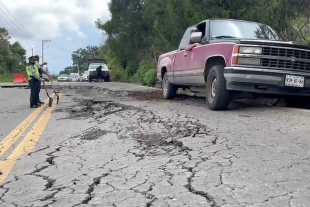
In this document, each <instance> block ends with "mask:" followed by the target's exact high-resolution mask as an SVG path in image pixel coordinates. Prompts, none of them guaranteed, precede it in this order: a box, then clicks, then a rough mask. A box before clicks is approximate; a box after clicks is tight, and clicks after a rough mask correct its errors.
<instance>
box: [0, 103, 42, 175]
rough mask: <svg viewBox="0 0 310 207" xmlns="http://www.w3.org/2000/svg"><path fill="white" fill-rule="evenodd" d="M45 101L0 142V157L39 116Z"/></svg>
mask: <svg viewBox="0 0 310 207" xmlns="http://www.w3.org/2000/svg"><path fill="white" fill-rule="evenodd" d="M47 100H48V99H46V100H45V101H44V104H43V105H42V106H41V107H39V108H37V109H36V110H34V111H33V112H32V113H31V114H30V115H29V116H28V117H27V118H26V119H25V120H24V121H23V122H22V123H21V124H19V125H18V127H17V128H15V129H14V130H13V131H12V132H11V133H10V134H9V135H8V136H7V137H6V138H4V140H2V141H1V142H0V157H1V156H2V155H3V154H4V153H5V152H6V151H7V150H8V149H9V148H10V147H11V146H12V145H13V144H14V142H16V141H17V140H18V139H19V137H20V136H21V135H22V134H23V133H24V132H25V131H26V129H27V128H28V127H29V126H30V125H31V124H32V122H33V121H34V120H35V119H36V118H37V117H38V116H39V114H40V113H41V111H42V110H43V108H44V107H45V106H46V105H47V103H48V102H47ZM0 169H1V168H0Z"/></svg>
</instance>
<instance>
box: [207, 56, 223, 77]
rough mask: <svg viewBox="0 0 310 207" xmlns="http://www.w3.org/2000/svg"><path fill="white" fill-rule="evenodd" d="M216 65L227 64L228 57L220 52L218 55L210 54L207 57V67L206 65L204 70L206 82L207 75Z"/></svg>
mask: <svg viewBox="0 0 310 207" xmlns="http://www.w3.org/2000/svg"><path fill="white" fill-rule="evenodd" d="M214 65H224V66H226V58H225V57H224V56H223V55H220V54H218V55H212V56H209V57H208V58H207V59H206V61H205V67H204V71H203V76H204V79H205V82H206V81H207V75H208V73H209V71H210V69H211V68H212V67H213V66H214Z"/></svg>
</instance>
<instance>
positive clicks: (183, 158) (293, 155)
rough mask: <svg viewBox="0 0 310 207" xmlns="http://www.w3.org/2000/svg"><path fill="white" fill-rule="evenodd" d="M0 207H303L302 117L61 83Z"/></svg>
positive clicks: (305, 137) (308, 192)
mask: <svg viewBox="0 0 310 207" xmlns="http://www.w3.org/2000/svg"><path fill="white" fill-rule="evenodd" d="M92 85H93V86H92ZM62 90H63V92H64V96H63V97H62V99H61V100H60V103H59V105H58V107H57V109H56V110H55V111H54V112H53V116H52V118H51V119H50V121H49V123H48V126H47V128H46V129H45V132H44V134H43V135H42V137H41V138H40V140H39V141H38V143H37V145H36V147H35V149H34V150H33V151H32V152H31V153H28V154H26V155H25V156H23V157H21V158H20V159H19V160H18V162H17V163H16V165H15V167H14V169H13V170H12V172H11V173H10V175H9V177H8V178H7V179H6V180H5V182H4V183H3V184H2V186H1V188H0V206H1V207H11V206H12V207H15V206H16V207H19V206H21V207H39V206H40V207H41V206H42V207H67V206H68V207H71V206H72V207H75V206H78V207H84V206H85V207H88V206H98V207H99V206H100V207H101V206H102V207H110V206H111V207H181V206H182V207H186V206H188V207H200V206H201V207H210V206H211V207H219V206H221V207H239V206H240V207H242V206H246V207H269V206H270V207H277V206H279V207H286V206H288V207H301V206H310V173H309V171H310V162H309V160H310V155H309V153H310V140H309V127H308V123H309V120H310V116H309V114H310V113H309V112H307V111H305V110H295V109H290V108H282V107H271V106H266V105H259V104H256V103H250V104H249V103H246V104H245V103H234V104H233V105H232V107H231V108H232V109H233V110H228V111H223V112H215V111H210V110H208V109H207V108H206V106H205V103H204V99H202V98H194V97H189V96H182V95H180V96H179V97H178V98H176V99H175V100H170V101H167V100H163V99H162V98H161V92H160V91H158V90H155V89H154V90H153V89H148V88H145V87H138V86H135V85H130V84H122V83H96V84H95V83H94V84H91V83H90V84H89V83H85V84H84V83H77V84H72V85H70V86H64V87H63V89H62Z"/></svg>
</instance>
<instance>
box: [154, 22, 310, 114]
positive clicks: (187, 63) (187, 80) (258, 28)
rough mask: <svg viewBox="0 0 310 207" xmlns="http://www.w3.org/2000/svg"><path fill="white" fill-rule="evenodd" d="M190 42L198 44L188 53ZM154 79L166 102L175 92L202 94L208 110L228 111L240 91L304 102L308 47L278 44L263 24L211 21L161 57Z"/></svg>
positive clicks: (309, 91)
mask: <svg viewBox="0 0 310 207" xmlns="http://www.w3.org/2000/svg"><path fill="white" fill-rule="evenodd" d="M193 29H194V30H193ZM193 31H194V32H193ZM189 43H190V44H192V43H200V44H198V45H196V46H195V47H194V48H192V49H191V50H189V49H186V47H187V45H188V44H189ZM157 79H158V80H159V82H161V83H162V87H163V96H164V98H166V99H171V98H174V97H175V96H176V93H177V90H178V88H183V89H185V88H190V89H191V90H192V91H194V92H195V91H201V90H204V91H206V102H207V106H208V107H209V108H210V109H211V110H225V109H227V108H228V106H229V104H230V102H231V101H232V100H233V99H234V97H236V94H238V93H239V94H240V92H242V93H244V92H246V93H251V94H257V95H264V96H270V95H271V96H272V97H279V96H280V97H282V98H285V99H287V100H291V101H292V100H294V99H295V98H296V97H298V98H300V97H302V98H308V97H309V96H310V47H306V46H302V45H298V44H295V43H293V42H287V41H281V38H280V36H279V34H278V33H277V32H276V31H275V30H274V29H272V28H271V27H270V26H268V25H265V24H261V23H257V22H249V21H241V20H233V19H209V20H205V21H202V22H200V23H198V24H196V25H194V26H191V27H189V28H188V29H187V30H186V31H185V33H184V35H183V38H182V40H181V42H180V45H179V48H178V49H177V50H175V51H171V52H168V53H165V54H162V55H161V56H160V57H159V60H158V65H157Z"/></svg>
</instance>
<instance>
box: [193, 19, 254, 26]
mask: <svg viewBox="0 0 310 207" xmlns="http://www.w3.org/2000/svg"><path fill="white" fill-rule="evenodd" d="M213 20H226V21H238V22H249V23H260V22H253V21H247V20H241V19H224V18H210V19H205V20H203V21H201V22H199V23H198V24H201V23H203V22H206V21H213ZM198 24H195V25H193V26H192V27H194V26H196V25H198Z"/></svg>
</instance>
